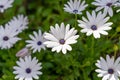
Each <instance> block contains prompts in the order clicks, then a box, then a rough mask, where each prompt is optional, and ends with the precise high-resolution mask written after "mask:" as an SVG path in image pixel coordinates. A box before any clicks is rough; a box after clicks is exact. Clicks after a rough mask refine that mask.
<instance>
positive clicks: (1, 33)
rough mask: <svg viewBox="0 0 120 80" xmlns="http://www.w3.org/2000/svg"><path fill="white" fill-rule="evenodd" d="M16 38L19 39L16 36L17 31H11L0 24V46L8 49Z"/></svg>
mask: <svg viewBox="0 0 120 80" xmlns="http://www.w3.org/2000/svg"><path fill="white" fill-rule="evenodd" d="M18 40H21V39H20V38H18V37H17V33H16V32H13V31H11V30H9V29H7V28H3V26H0V48H1V49H9V48H11V47H12V46H13V45H14V44H15V43H16V42H17V41H18Z"/></svg>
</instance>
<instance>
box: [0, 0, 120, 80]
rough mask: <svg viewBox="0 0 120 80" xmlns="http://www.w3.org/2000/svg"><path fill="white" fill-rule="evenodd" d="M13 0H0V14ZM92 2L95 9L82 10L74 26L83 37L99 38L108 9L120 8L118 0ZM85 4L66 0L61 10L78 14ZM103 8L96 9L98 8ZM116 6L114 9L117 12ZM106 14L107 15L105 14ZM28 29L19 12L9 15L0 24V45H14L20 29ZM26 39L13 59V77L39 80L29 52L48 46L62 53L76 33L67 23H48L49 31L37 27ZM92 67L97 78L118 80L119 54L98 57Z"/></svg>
mask: <svg viewBox="0 0 120 80" xmlns="http://www.w3.org/2000/svg"><path fill="white" fill-rule="evenodd" d="M13 2H14V0H1V1H0V12H1V13H3V12H4V11H5V10H6V9H7V8H10V7H12V3H13ZM92 4H93V5H95V6H97V8H96V9H95V10H93V11H92V13H90V12H88V11H87V12H86V15H87V18H86V17H82V20H78V26H79V27H81V28H82V29H81V32H82V33H86V35H87V36H90V35H92V34H93V36H94V37H95V38H100V34H103V35H108V32H107V30H110V29H111V27H110V26H111V25H112V24H113V23H112V22H108V20H109V19H110V17H112V16H113V10H112V8H116V7H120V0H95V1H94V2H93V3H92ZM87 6H88V5H87V4H86V3H85V0H83V1H81V0H70V1H68V2H67V4H65V5H64V10H65V11H66V12H69V13H72V14H80V15H81V14H82V11H83V10H85V9H86V7H87ZM102 9H103V11H100V10H102ZM119 11H120V9H118V10H117V12H119ZM107 15H109V17H108V16H107ZM27 28H28V18H27V17H25V16H23V15H18V16H17V17H13V19H12V20H10V21H9V22H8V23H6V24H5V25H4V26H2V25H1V26H0V48H1V49H10V48H11V47H13V46H14V44H16V43H17V42H18V41H19V40H21V38H19V37H18V35H19V33H21V32H22V31H23V30H24V29H27ZM29 38H30V40H26V46H25V48H23V49H22V50H20V51H19V52H18V53H17V54H16V56H17V57H20V58H19V61H17V62H16V63H17V65H18V66H14V67H13V68H14V72H13V73H14V74H16V77H15V79H19V80H33V78H34V79H39V75H41V74H42V72H41V71H40V70H41V69H42V67H41V63H38V59H36V57H34V58H32V57H31V52H30V50H32V52H33V53H35V52H40V51H41V49H44V50H46V47H47V48H51V49H52V50H51V51H52V52H54V51H56V52H57V53H59V52H62V53H63V54H66V53H67V51H71V50H72V47H71V46H70V45H71V44H75V43H77V39H78V38H79V35H77V30H76V29H75V28H74V27H72V28H71V27H70V24H67V25H65V24H64V23H61V24H60V25H59V24H55V26H50V31H49V32H45V33H42V31H41V30H38V32H35V31H34V32H33V35H31V34H30V35H29ZM96 66H97V67H98V68H99V69H96V70H95V71H96V72H98V73H99V74H98V77H103V78H102V80H119V78H118V77H119V76H120V57H118V58H117V59H116V60H114V57H111V58H110V57H109V56H108V55H107V56H106V60H105V59H104V58H102V57H101V58H100V60H98V61H97V63H96Z"/></svg>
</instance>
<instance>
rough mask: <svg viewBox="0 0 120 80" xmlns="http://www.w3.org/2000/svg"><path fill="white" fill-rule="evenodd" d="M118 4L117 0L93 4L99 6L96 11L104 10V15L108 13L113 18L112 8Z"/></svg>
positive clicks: (101, 0) (103, 0)
mask: <svg viewBox="0 0 120 80" xmlns="http://www.w3.org/2000/svg"><path fill="white" fill-rule="evenodd" d="M116 2H117V0H95V2H93V3H92V4H93V5H95V6H97V8H96V11H100V10H101V9H104V13H108V14H109V15H110V16H111V17H112V16H113V10H112V6H114V4H115V3H116Z"/></svg>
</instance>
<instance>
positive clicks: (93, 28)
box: [78, 11, 112, 38]
mask: <svg viewBox="0 0 120 80" xmlns="http://www.w3.org/2000/svg"><path fill="white" fill-rule="evenodd" d="M105 16H106V15H105V13H103V14H102V13H101V12H99V13H98V14H96V12H95V11H92V14H90V13H89V12H87V17H88V20H87V19H86V18H85V17H82V19H83V21H82V20H78V23H79V24H78V26H80V27H81V28H83V29H82V30H81V32H82V33H86V35H87V36H90V35H91V34H93V36H94V37H95V38H100V34H103V35H108V33H107V32H106V30H110V29H111V27H110V26H111V25H112V22H107V21H108V20H109V18H110V17H105Z"/></svg>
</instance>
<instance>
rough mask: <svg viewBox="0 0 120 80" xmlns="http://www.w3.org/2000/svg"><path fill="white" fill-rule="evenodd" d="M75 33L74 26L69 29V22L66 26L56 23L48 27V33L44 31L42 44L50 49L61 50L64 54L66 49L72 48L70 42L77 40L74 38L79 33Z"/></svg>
mask: <svg viewBox="0 0 120 80" xmlns="http://www.w3.org/2000/svg"><path fill="white" fill-rule="evenodd" d="M76 34H77V30H75V29H74V28H72V29H70V25H69V24H67V25H66V26H65V25H64V23H61V25H60V26H59V25H58V24H55V27H53V26H51V27H50V32H49V33H45V35H44V38H45V39H46V41H45V42H44V44H45V45H46V46H47V47H48V48H52V51H57V52H60V51H62V52H63V53H64V54H66V52H67V50H69V51H71V50H72V47H71V46H70V44H74V43H76V42H77V40H76V39H77V38H78V37H79V35H76Z"/></svg>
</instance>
